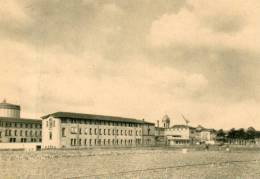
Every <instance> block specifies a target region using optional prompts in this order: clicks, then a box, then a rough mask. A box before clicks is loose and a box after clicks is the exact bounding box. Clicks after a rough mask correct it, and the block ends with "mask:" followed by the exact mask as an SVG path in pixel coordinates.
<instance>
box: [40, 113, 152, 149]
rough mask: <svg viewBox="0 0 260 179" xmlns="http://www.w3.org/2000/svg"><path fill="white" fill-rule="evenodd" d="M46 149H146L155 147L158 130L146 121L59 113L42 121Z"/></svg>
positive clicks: (47, 116)
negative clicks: (139, 147) (114, 147)
mask: <svg viewBox="0 0 260 179" xmlns="http://www.w3.org/2000/svg"><path fill="white" fill-rule="evenodd" d="M42 126H43V127H42V130H43V143H42V144H43V147H44V148H88V147H97V146H106V147H110V146H122V147H127V146H129V147H130V146H143V145H148V146H150V145H154V144H155V137H154V136H155V126H154V124H153V123H150V122H146V121H144V120H137V119H131V118H122V117H114V116H103V115H93V114H82V113H69V112H56V113H52V114H49V115H46V116H43V117H42Z"/></svg>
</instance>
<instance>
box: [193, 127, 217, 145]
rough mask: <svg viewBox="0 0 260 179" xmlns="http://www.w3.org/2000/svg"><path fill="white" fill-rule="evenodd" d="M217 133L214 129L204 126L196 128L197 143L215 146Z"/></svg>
mask: <svg viewBox="0 0 260 179" xmlns="http://www.w3.org/2000/svg"><path fill="white" fill-rule="evenodd" d="M216 135H217V132H216V130H214V129H208V128H205V127H202V126H200V125H199V126H197V127H196V141H197V143H200V144H201V143H208V144H215V141H216Z"/></svg>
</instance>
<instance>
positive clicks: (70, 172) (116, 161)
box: [0, 148, 260, 179]
mask: <svg viewBox="0 0 260 179" xmlns="http://www.w3.org/2000/svg"><path fill="white" fill-rule="evenodd" d="M0 178H1V179H2V178H3V179H13V178H31V179H38V178H39V179H42V178H44V179H51V178H55V179H56V178H78V179H83V178H86V179H89V178H111V179H112V178H136V179H137V178H236V179H238V178H260V150H259V149H258V148H255V149H251V148H231V151H226V150H225V149H224V148H214V149H213V148H212V149H210V150H209V151H206V150H203V149H201V150H194V149H193V148H189V149H188V152H187V153H185V152H184V151H183V150H182V149H181V148H178V149H176V148H147V149H145V148H143V149H98V150H67V151H40V152H30V153H26V152H21V151H16V152H10V151H1V152H0Z"/></svg>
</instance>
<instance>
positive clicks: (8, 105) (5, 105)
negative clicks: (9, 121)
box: [0, 100, 21, 110]
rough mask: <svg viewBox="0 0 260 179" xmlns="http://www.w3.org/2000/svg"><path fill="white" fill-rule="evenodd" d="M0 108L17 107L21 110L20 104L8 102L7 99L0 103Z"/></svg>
mask: <svg viewBox="0 0 260 179" xmlns="http://www.w3.org/2000/svg"><path fill="white" fill-rule="evenodd" d="M0 109H16V110H20V109H21V108H20V106H19V105H15V104H10V103H7V102H6V100H3V102H1V103H0Z"/></svg>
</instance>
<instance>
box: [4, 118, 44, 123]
mask: <svg viewBox="0 0 260 179" xmlns="http://www.w3.org/2000/svg"><path fill="white" fill-rule="evenodd" d="M0 121H5V122H30V123H42V120H40V119H28V118H12V117H0Z"/></svg>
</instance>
